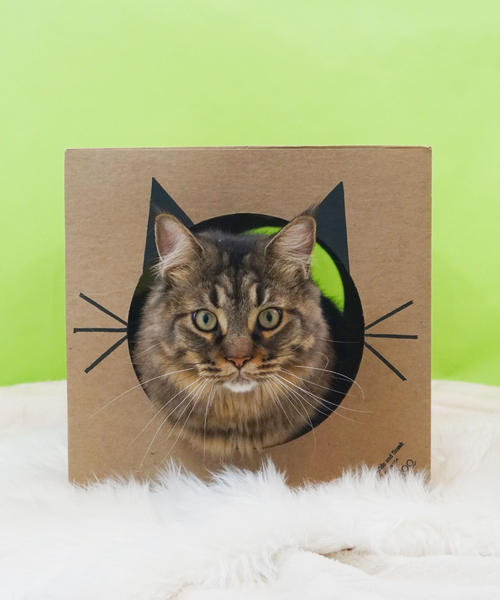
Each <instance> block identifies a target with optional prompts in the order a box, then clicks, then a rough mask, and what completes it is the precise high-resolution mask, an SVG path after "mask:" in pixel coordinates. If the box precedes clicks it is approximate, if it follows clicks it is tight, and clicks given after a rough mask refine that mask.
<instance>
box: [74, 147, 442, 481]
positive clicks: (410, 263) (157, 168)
mask: <svg viewBox="0 0 500 600" xmlns="http://www.w3.org/2000/svg"><path fill="white" fill-rule="evenodd" d="M153 177H154V178H155V179H157V180H158V182H159V183H160V184H161V185H162V187H163V188H164V189H165V190H166V191H167V192H168V193H169V194H170V195H171V196H172V197H173V198H174V200H175V201H176V202H177V204H178V205H179V206H180V207H181V208H182V209H183V210H184V212H186V213H187V214H188V215H189V217H190V218H191V219H192V220H193V222H195V223H197V222H199V221H202V220H205V219H208V218H210V217H214V216H217V215H221V214H227V213H235V212H254V213H263V214H270V215H273V216H277V217H281V218H285V219H291V218H292V217H294V216H295V215H296V214H298V213H300V212H301V211H302V210H303V209H305V208H306V207H308V206H310V205H311V204H313V203H316V202H319V201H321V200H323V198H324V197H325V196H326V195H327V194H328V193H329V192H330V191H331V190H332V189H333V188H334V187H335V186H336V185H337V184H338V183H339V182H341V181H342V182H343V183H344V189H345V202H346V217H347V232H348V243H349V258H350V270H351V276H352V277H353V279H354V282H355V284H356V286H357V288H358V292H359V294H360V297H361V301H362V303H363V308H364V314H365V321H366V324H367V325H369V324H370V323H372V322H373V321H375V320H377V319H379V318H380V317H382V316H383V315H386V314H387V313H389V312H391V311H392V310H393V309H396V308H398V307H400V306H401V305H403V304H406V303H408V302H410V301H412V302H413V304H411V305H409V306H408V307H407V308H405V309H404V310H401V311H399V312H397V313H396V314H394V315H393V316H391V317H390V318H387V319H385V320H383V321H381V322H380V323H378V324H376V325H375V326H373V327H371V328H370V329H369V330H367V332H366V333H369V334H411V335H417V336H418V339H398V338H378V337H367V338H366V341H367V343H369V344H370V346H372V347H374V348H375V349H376V350H377V351H378V352H379V353H381V354H382V355H383V356H384V357H385V358H387V359H388V360H389V361H390V362H391V363H392V364H393V365H394V366H395V367H396V368H397V370H398V371H399V372H400V373H401V374H403V375H404V377H405V378H406V380H402V379H401V378H400V377H399V376H398V375H396V374H395V373H394V372H393V371H391V370H390V368H389V367H388V366H386V365H385V364H384V363H383V362H382V361H381V360H380V358H379V357H377V356H376V355H375V354H374V353H373V352H372V351H370V350H369V349H367V348H365V352H364V356H363V359H362V362H361V367H360V370H359V374H358V377H357V380H356V381H357V383H358V384H359V387H357V386H356V385H354V386H353V387H352V388H351V390H350V392H349V395H348V396H347V397H346V398H345V400H344V402H343V403H342V407H343V409H338V410H337V411H335V412H334V413H333V414H332V415H331V416H330V417H328V418H327V419H326V420H325V421H324V422H323V423H322V424H321V425H319V426H318V427H317V428H316V429H315V430H314V431H312V432H310V433H308V434H306V435H304V436H302V437H301V438H299V439H297V440H294V441H292V442H289V443H287V444H284V445H282V446H279V447H276V448H271V449H269V450H267V451H265V452H263V453H262V454H256V456H255V459H254V460H250V461H248V460H246V461H238V462H237V464H238V465H240V466H248V467H251V468H254V467H256V466H257V465H258V464H260V462H261V460H262V459H263V458H264V459H265V458H266V457H268V456H270V457H272V459H273V460H274V461H275V463H276V464H277V465H278V467H279V468H282V469H284V470H286V472H287V474H288V478H289V481H290V482H291V483H300V482H302V481H305V480H308V481H321V480H327V479H331V478H332V477H335V476H337V475H339V474H340V473H341V471H342V470H343V469H345V468H347V467H354V466H358V465H360V464H367V465H371V466H380V470H381V472H385V471H386V469H387V468H388V467H389V466H390V465H391V464H392V465H394V466H395V467H396V468H401V467H403V470H407V469H410V468H416V469H423V468H428V467H429V464H430V246H431V222H430V219H431V202H430V200H431V151H430V149H429V148H423V147H292V148H286V147H285V148H281V147H276V148H247V147H241V148H166V149H160V148H153V149H88V150H69V151H67V154H66V231H67V238H66V242H67V244H66V248H67V249H66V270H67V271H66V272H67V287H66V293H67V296H66V303H67V349H68V351H67V356H68V398H69V475H70V479H71V480H73V481H77V482H86V481H89V480H95V478H102V477H105V476H112V475H129V474H134V475H135V476H137V477H144V476H145V475H154V473H155V471H156V469H157V467H158V466H159V465H162V464H163V465H164V464H165V462H164V461H165V459H170V458H174V459H177V460H180V461H182V463H183V464H185V465H186V466H187V467H188V468H189V469H192V470H193V471H194V472H196V473H198V474H199V475H201V476H207V474H208V471H213V470H214V469H216V468H217V467H218V466H219V465H218V464H217V463H216V462H214V461H213V460H211V459H209V457H208V456H207V457H204V456H203V454H199V453H197V452H195V451H193V450H192V449H191V448H190V447H189V446H187V445H186V444H184V443H183V442H182V441H181V440H179V441H177V443H176V444H175V447H173V449H171V447H172V445H173V444H174V442H175V440H174V439H173V437H174V436H172V438H171V439H170V440H168V441H166V440H165V438H166V435H162V432H161V431H160V433H159V435H158V436H157V437H156V439H155V441H154V444H153V445H152V447H151V449H150V452H149V453H148V454H147V455H146V458H145V459H144V461H143V458H144V456H145V454H146V451H147V448H148V446H149V444H150V442H151V440H152V439H153V436H154V435H155V433H156V431H157V428H158V425H159V423H158V422H157V421H153V422H152V423H151V424H150V426H149V427H147V428H146V429H145V431H144V432H143V433H141V435H139V437H137V439H135V441H133V440H134V438H136V436H137V435H138V434H139V433H140V432H141V431H142V430H143V428H145V427H146V425H147V424H148V422H149V421H150V420H151V419H152V417H153V416H154V414H155V413H154V410H153V407H152V405H151V404H150V402H149V400H148V398H147V397H146V396H145V394H144V392H143V390H142V388H141V387H140V386H139V384H138V381H137V378H136V375H135V372H134V369H133V367H132V364H131V360H130V356H129V352H128V345H127V343H126V342H124V343H122V344H121V345H120V346H119V347H118V348H116V349H115V350H114V351H113V352H112V353H111V354H109V356H107V358H105V359H104V360H103V361H102V362H101V363H100V364H99V365H97V366H96V367H95V368H94V369H92V370H91V371H89V372H88V373H86V372H85V369H86V368H87V367H88V366H89V365H91V364H92V363H93V362H94V361H95V360H96V358H97V357H99V356H100V355H101V354H102V353H103V352H104V351H106V350H107V348H109V347H110V346H112V345H113V344H114V343H116V342H118V341H119V340H120V339H122V337H123V336H124V335H125V333H123V332H115V331H108V332H78V333H74V329H75V328H110V329H112V328H118V329H120V328H124V327H125V326H124V325H123V324H122V323H120V322H118V321H116V320H115V319H113V317H111V316H110V315H109V314H106V313H104V312H102V311H101V310H99V309H98V308H96V307H95V306H93V305H92V304H90V303H89V302H87V301H85V300H84V299H83V298H81V297H80V294H84V295H85V296H87V297H89V298H91V299H92V300H94V301H95V302H97V303H99V304H100V305H102V306H103V307H105V308H106V309H107V310H109V311H111V312H112V313H113V314H114V315H117V316H118V317H120V318H121V319H123V320H124V321H126V320H127V316H128V310H129V306H130V302H131V299H132V294H133V292H134V289H135V286H136V285H137V282H138V279H139V277H140V275H141V271H142V261H143V256H144V243H145V233H146V224H147V219H148V211H149V200H150V192H151V181H152V178H153ZM360 388H362V390H363V392H364V398H363V395H362V394H361V391H360ZM345 409H353V410H352V411H351V410H345ZM358 410H360V411H368V412H364V413H363V412H354V411H358ZM401 444H403V445H401ZM394 451H396V452H394ZM142 461H143V464H142V466H141V462H142Z"/></svg>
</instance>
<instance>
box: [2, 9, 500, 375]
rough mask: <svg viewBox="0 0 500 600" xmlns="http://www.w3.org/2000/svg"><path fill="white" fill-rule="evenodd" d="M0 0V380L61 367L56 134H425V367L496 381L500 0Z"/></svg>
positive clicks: (186, 139) (173, 140)
mask: <svg viewBox="0 0 500 600" xmlns="http://www.w3.org/2000/svg"><path fill="white" fill-rule="evenodd" d="M0 6H1V11H0V52H1V57H2V60H1V66H0V69H1V79H0V84H1V85H0V116H1V129H0V131H1V144H0V153H1V156H0V177H1V180H0V194H1V196H0V207H1V213H0V224H1V225H0V227H1V229H0V250H1V251H0V315H1V321H0V328H1V333H0V384H11V383H16V382H23V381H36V380H46V379H60V378H63V377H64V376H65V364H64V357H65V349H64V343H65V342H64V219H63V216H64V215H63V152H64V149H65V148H67V147H100V146H107V147H109V146H118V147H119V146H190V145H246V144H248V145H254V144H258V145H267V144H276V145H282V144H283V145H289V144H291V145H294V144H299V145H302V144H397V145H406V144H408V145H430V146H432V147H433V155H434V166H433V169H434V186H433V190H434V191H433V200H434V209H433V214H434V226H433V240H434V260H433V336H434V337H433V376H434V377H437V378H448V379H450V378H453V379H462V380H469V381H479V382H484V383H490V384H500V344H499V340H500V301H499V296H500V281H499V277H498V271H499V267H498V265H499V259H500V236H499V229H500V227H499V225H500V202H499V190H500V185H499V184H500V168H499V163H500V111H499V100H500V19H499V16H500V9H499V8H498V6H499V4H498V2H484V1H481V0H479V1H476V2H473V3H471V2H467V3H463V2H457V1H453V2H440V1H435V0H434V1H432V2H430V1H427V0H426V1H423V2H422V1H420V2H418V3H413V2H411V3H410V2H401V1H400V0H399V1H394V2H392V1H391V2H389V1H387V0H386V1H381V2H376V1H375V0H365V1H352V0H351V1H349V2H344V3H340V2H336V1H334V0H321V1H320V0H302V1H297V0H276V1H273V0H182V1H179V0H176V1H168V0H135V1H123V2H103V0H85V1H80V2H71V1H68V0H64V1H62V0H43V1H39V2H33V0H30V1H29V2H28V1H26V0H10V1H7V2H6V1H4V0H0ZM388 358H389V359H390V358H391V357H390V356H389V357H388Z"/></svg>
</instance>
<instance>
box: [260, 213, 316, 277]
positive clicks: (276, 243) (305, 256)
mask: <svg viewBox="0 0 500 600" xmlns="http://www.w3.org/2000/svg"><path fill="white" fill-rule="evenodd" d="M315 243H316V221H315V220H314V218H313V217H311V216H308V215H301V216H299V217H296V218H295V219H293V221H290V223H288V225H286V226H285V227H283V229H282V230H281V231H280V232H278V233H277V234H276V235H274V236H273V238H272V239H271V241H270V242H269V243H268V244H267V246H266V254H268V255H269V256H270V257H271V259H272V260H273V261H277V262H278V263H279V265H280V269H281V270H282V271H284V272H285V273H288V274H290V275H292V274H296V273H302V274H303V275H305V276H307V275H309V270H310V266H311V255H312V252H313V250H314V244H315Z"/></svg>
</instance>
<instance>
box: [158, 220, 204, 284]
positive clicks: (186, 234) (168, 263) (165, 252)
mask: <svg viewBox="0 0 500 600" xmlns="http://www.w3.org/2000/svg"><path fill="white" fill-rule="evenodd" d="M155 240H156V248H157V250H158V256H159V257H160V263H159V271H160V273H161V275H167V274H168V275H175V276H179V275H182V274H183V273H185V272H187V271H188V270H189V267H190V266H191V265H192V264H193V261H194V260H196V259H197V258H199V257H200V256H201V254H202V252H203V247H202V246H201V244H200V243H199V242H198V240H197V239H196V238H195V237H194V235H193V234H192V233H191V232H190V231H189V229H188V228H187V227H185V226H184V225H183V224H182V223H181V222H180V221H179V220H178V219H177V218H176V217H174V216H173V215H168V214H161V215H158V216H157V217H156V220H155Z"/></svg>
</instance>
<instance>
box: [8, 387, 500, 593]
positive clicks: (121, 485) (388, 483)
mask: <svg viewBox="0 0 500 600" xmlns="http://www.w3.org/2000/svg"><path fill="white" fill-rule="evenodd" d="M433 435H434V448H433V482H432V485H430V486H428V487H426V486H425V485H424V483H423V482H422V480H421V479H420V478H418V477H412V476H408V477H407V478H406V479H402V478H396V477H386V478H383V479H379V478H378V477H377V476H376V475H374V474H373V473H372V472H369V471H366V472H363V473H360V474H358V475H355V474H349V475H346V476H345V477H343V478H342V479H340V480H337V481H333V482H331V483H329V484H325V485H321V486H317V487H310V488H307V489H303V490H300V491H291V490H290V489H288V488H287V487H286V485H285V483H284V481H283V479H282V477H281V476H280V475H279V474H278V473H276V472H275V470H274V469H273V467H272V466H269V468H268V469H267V470H266V471H265V472H263V473H260V474H258V475H252V474H250V473H245V472H227V473H225V474H223V475H221V476H220V478H219V480H218V481H217V482H216V483H214V484H212V485H205V484H203V483H201V482H199V481H197V480H195V479H193V478H190V477H187V476H184V475H181V474H180V473H178V472H171V473H170V474H165V476H164V478H163V480H162V483H161V484H160V485H158V486H148V485H141V484H138V483H135V482H128V483H127V482H107V483H103V484H100V485H95V486H93V487H91V488H90V489H88V490H81V489H74V488H72V487H71V486H70V485H69V484H68V483H67V481H66V440H65V386H64V382H56V383H40V384H27V385H20V386H15V387H12V388H0V598H1V600H4V599H23V600H31V599H36V600H45V599H47V600H48V599H50V600H98V599H103V600H104V599H105V600H115V599H116V600H132V599H133V600H137V599H144V600H146V599H147V600H153V599H154V600H160V599H161V600H166V599H167V598H174V597H175V598H176V599H178V600H209V599H211V600H212V599H221V600H226V599H227V600H243V599H245V600H250V599H257V598H258V599H263V600H267V599H275V598H279V599H283V600H285V599H287V600H288V599H290V600H295V599H297V600H299V599H300V600H302V599H307V600H316V599H318V600H319V599H321V600H326V599H328V600H335V599H339V600H340V599H342V600H345V599H356V600H358V599H363V600H379V599H391V600H392V599H394V600H406V599H408V600H409V599H411V600H417V599H418V600H433V599H439V600H442V599H447V598H450V599H453V600H462V599H464V600H465V599H467V600H469V599H473V600H482V599H486V598H488V599H495V600H498V599H499V598H500V389H497V388H493V387H487V386H480V385H473V384H463V383H446V382H437V383H435V384H434V400H433ZM347 549H352V550H347Z"/></svg>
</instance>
